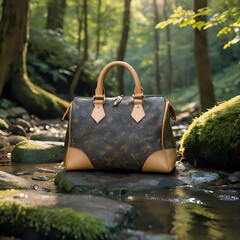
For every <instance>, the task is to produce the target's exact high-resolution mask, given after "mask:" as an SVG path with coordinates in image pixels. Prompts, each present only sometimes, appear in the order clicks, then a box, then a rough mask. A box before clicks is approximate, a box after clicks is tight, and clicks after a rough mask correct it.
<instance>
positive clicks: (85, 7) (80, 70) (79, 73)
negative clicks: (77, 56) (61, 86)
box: [69, 0, 88, 97]
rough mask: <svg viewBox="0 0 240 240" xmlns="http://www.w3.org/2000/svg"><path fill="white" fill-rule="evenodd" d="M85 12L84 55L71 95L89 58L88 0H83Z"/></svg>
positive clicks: (74, 78)
mask: <svg viewBox="0 0 240 240" xmlns="http://www.w3.org/2000/svg"><path fill="white" fill-rule="evenodd" d="M83 13H84V53H83V57H82V59H81V61H80V63H79V65H78V68H77V71H76V73H75V75H74V77H73V81H72V84H71V86H70V90H69V95H70V96H71V97H74V92H75V89H76V87H77V84H78V81H79V78H80V75H81V73H82V70H83V66H84V64H85V62H86V61H87V60H88V21H87V15H88V6H87V0H83Z"/></svg>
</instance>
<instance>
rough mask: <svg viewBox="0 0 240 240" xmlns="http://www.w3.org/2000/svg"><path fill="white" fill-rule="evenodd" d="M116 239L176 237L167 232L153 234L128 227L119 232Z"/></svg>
mask: <svg viewBox="0 0 240 240" xmlns="http://www.w3.org/2000/svg"><path fill="white" fill-rule="evenodd" d="M114 239H115V240H161V239H162V240H175V238H174V237H172V236H171V235H167V234H151V233H145V232H142V231H137V230H131V229H127V230H125V231H123V232H121V233H120V234H118V235H117V236H116V237H115V238H114Z"/></svg>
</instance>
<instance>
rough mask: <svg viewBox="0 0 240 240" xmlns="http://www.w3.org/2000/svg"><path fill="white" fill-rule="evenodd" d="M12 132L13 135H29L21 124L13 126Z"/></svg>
mask: <svg viewBox="0 0 240 240" xmlns="http://www.w3.org/2000/svg"><path fill="white" fill-rule="evenodd" d="M11 132H12V134H13V135H20V136H24V137H26V135H27V133H26V131H25V129H24V128H23V127H22V126H20V125H13V126H12V128H11Z"/></svg>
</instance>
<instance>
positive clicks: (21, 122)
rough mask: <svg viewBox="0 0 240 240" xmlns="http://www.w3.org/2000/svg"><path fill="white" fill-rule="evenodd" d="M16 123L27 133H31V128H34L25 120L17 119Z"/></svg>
mask: <svg viewBox="0 0 240 240" xmlns="http://www.w3.org/2000/svg"><path fill="white" fill-rule="evenodd" d="M16 123H17V125H20V126H22V127H23V128H24V129H25V130H26V131H29V130H30V128H31V127H32V126H31V124H30V123H29V122H27V121H26V120H24V119H22V118H17V121H16Z"/></svg>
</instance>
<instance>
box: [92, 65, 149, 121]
mask: <svg viewBox="0 0 240 240" xmlns="http://www.w3.org/2000/svg"><path fill="white" fill-rule="evenodd" d="M115 66H122V67H124V68H126V69H127V70H128V71H129V72H130V73H131V75H132V77H133V80H134V83H135V89H134V96H133V103H134V106H133V110H132V113H131V117H132V118H133V119H134V120H135V121H136V122H137V123H138V122H140V121H141V120H142V119H143V118H144V117H145V112H144V109H143V106H142V104H143V100H144V96H143V88H142V86H141V83H140V81H139V78H138V75H137V73H136V71H135V70H134V68H133V67H132V66H131V65H129V64H128V63H126V62H122V61H114V62H111V63H109V64H107V65H106V66H105V67H104V68H103V70H102V71H101V73H100V75H99V77H98V82H97V88H96V90H95V96H93V103H94V108H93V111H92V114H91V117H92V118H93V119H94V120H95V122H96V123H97V124H98V123H99V122H100V121H101V120H102V119H103V118H104V117H105V116H106V114H105V111H104V108H103V105H104V102H105V91H104V87H103V83H104V80H105V77H106V75H107V73H108V72H109V71H110V70H111V69H112V68H113V67H115Z"/></svg>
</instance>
